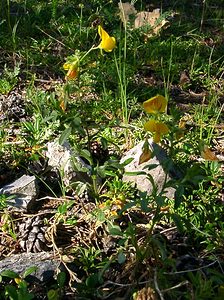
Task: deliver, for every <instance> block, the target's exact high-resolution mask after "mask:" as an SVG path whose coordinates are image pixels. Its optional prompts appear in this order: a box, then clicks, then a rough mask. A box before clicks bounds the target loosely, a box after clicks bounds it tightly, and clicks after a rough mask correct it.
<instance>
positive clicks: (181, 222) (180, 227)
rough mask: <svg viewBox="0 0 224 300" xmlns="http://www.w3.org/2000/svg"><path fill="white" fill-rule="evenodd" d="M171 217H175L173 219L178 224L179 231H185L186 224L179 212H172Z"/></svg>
mask: <svg viewBox="0 0 224 300" xmlns="http://www.w3.org/2000/svg"><path fill="white" fill-rule="evenodd" d="M171 217H172V218H173V221H174V223H175V224H176V226H177V229H178V231H179V232H183V230H184V226H183V221H182V219H181V217H180V216H179V215H177V214H172V215H171Z"/></svg>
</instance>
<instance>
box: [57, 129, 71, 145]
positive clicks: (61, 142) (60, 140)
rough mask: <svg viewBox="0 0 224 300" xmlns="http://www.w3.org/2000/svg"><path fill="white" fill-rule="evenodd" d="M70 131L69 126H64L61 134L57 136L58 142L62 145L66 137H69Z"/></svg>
mask: <svg viewBox="0 0 224 300" xmlns="http://www.w3.org/2000/svg"><path fill="white" fill-rule="evenodd" d="M71 131H72V129H71V127H68V128H66V129H65V130H64V131H63V132H62V134H61V136H60V138H59V144H60V145H63V144H64V142H65V141H66V140H67V139H68V137H69V136H70V134H71Z"/></svg>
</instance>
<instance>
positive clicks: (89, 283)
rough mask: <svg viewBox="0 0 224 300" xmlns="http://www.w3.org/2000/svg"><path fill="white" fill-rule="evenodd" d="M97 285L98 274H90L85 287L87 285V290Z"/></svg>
mask: <svg viewBox="0 0 224 300" xmlns="http://www.w3.org/2000/svg"><path fill="white" fill-rule="evenodd" d="M98 283H99V280H98V274H97V273H94V274H91V275H90V276H89V277H88V278H87V279H86V285H87V286H88V287H89V288H94V287H95V286H96V285H97V284H98Z"/></svg>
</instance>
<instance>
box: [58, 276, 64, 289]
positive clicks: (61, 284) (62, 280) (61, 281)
mask: <svg viewBox="0 0 224 300" xmlns="http://www.w3.org/2000/svg"><path fill="white" fill-rule="evenodd" d="M65 281H66V274H65V272H60V273H58V276H57V282H58V286H59V288H60V289H62V288H63V287H64V286H65Z"/></svg>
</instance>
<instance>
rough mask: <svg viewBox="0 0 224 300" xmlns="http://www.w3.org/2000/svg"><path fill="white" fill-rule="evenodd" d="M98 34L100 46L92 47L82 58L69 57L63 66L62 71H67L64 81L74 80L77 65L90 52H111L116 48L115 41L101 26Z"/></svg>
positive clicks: (77, 71)
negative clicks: (98, 50)
mask: <svg viewBox="0 0 224 300" xmlns="http://www.w3.org/2000/svg"><path fill="white" fill-rule="evenodd" d="M98 33H99V36H100V38H101V42H100V44H99V45H98V46H97V47H95V46H92V47H91V48H90V49H89V50H88V51H87V52H86V53H85V54H84V55H83V56H82V57H79V56H78V55H73V56H70V57H69V58H68V59H67V61H66V63H65V64H64V65H63V68H64V70H66V71H67V74H66V76H65V79H66V80H75V79H76V78H77V77H78V75H79V65H80V63H81V61H82V60H83V59H84V58H85V57H86V56H87V55H88V54H89V53H90V52H91V51H92V50H96V49H100V50H104V51H106V52H111V51H112V50H113V49H114V48H115V47H116V39H115V37H113V36H110V35H109V34H108V33H107V32H106V31H105V30H104V29H103V27H102V26H101V25H99V26H98Z"/></svg>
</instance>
